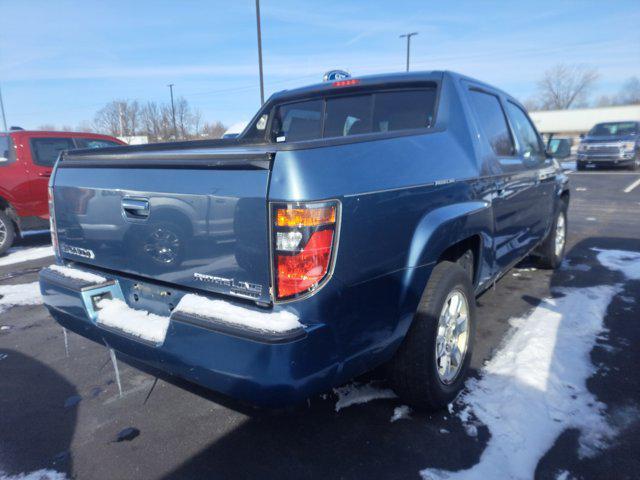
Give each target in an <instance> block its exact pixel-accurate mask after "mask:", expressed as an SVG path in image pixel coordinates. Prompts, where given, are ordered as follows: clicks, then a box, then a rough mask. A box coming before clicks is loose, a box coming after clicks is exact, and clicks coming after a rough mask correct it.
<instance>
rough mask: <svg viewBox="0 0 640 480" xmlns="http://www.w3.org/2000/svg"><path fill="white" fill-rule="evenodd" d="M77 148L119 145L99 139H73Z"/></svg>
mask: <svg viewBox="0 0 640 480" xmlns="http://www.w3.org/2000/svg"><path fill="white" fill-rule="evenodd" d="M74 140H75V142H76V145H77V146H78V148H103V147H119V146H120V144H119V143H116V142H112V141H110V140H103V139H101V138H74Z"/></svg>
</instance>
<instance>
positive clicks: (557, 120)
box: [529, 105, 640, 145]
mask: <svg viewBox="0 0 640 480" xmlns="http://www.w3.org/2000/svg"><path fill="white" fill-rule="evenodd" d="M529 115H530V116H531V120H533V123H535V124H536V128H537V129H538V131H539V132H540V133H541V134H542V135H544V136H545V137H547V138H548V137H549V136H550V135H553V136H554V137H569V138H573V139H574V145H575V144H577V143H578V142H577V140H578V139H579V137H580V134H586V133H587V132H588V131H589V130H591V127H593V126H594V125H595V124H596V123H601V122H617V121H625V120H640V105H623V106H618V107H599V108H576V109H571V110H546V111H538V112H529Z"/></svg>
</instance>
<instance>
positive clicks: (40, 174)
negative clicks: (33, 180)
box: [38, 172, 51, 178]
mask: <svg viewBox="0 0 640 480" xmlns="http://www.w3.org/2000/svg"><path fill="white" fill-rule="evenodd" d="M38 176H39V177H47V178H49V177H51V172H38Z"/></svg>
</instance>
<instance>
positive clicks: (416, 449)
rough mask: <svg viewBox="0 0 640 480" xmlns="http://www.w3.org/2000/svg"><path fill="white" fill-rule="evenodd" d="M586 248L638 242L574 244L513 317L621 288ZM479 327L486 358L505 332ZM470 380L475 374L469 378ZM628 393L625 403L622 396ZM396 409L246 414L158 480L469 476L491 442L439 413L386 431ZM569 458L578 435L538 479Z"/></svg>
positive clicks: (566, 325) (604, 385)
mask: <svg viewBox="0 0 640 480" xmlns="http://www.w3.org/2000/svg"><path fill="white" fill-rule="evenodd" d="M595 247H598V248H607V249H623V250H640V245H638V242H637V241H633V240H624V239H613V238H592V239H587V240H585V241H583V242H580V243H579V244H577V245H575V246H574V247H573V248H572V249H571V251H570V252H569V254H568V260H567V263H566V264H565V266H564V267H563V268H562V269H560V270H558V271H556V272H555V273H554V274H553V275H551V277H550V280H549V282H547V283H546V285H543V286H544V291H545V292H546V293H544V294H542V295H541V296H536V294H532V292H531V291H530V289H529V288H528V287H527V286H526V284H525V285H523V286H522V288H520V292H519V293H520V295H519V296H517V297H515V298H517V299H518V303H517V307H512V309H514V308H515V309H516V310H519V313H517V314H518V315H520V316H522V315H526V314H527V312H528V311H530V310H531V308H532V307H535V306H538V305H539V304H540V303H541V302H543V301H544V300H543V298H549V297H552V298H553V297H554V296H555V297H560V296H562V295H563V293H562V289H563V288H581V287H588V286H595V285H602V284H608V285H612V284H616V283H624V281H625V279H624V278H623V277H622V276H621V274H620V273H619V272H614V271H611V270H608V269H607V268H605V267H603V266H601V265H600V264H599V263H598V261H597V259H596V258H595V255H596V253H597V252H594V251H593V250H592V248H595ZM572 265H573V266H575V265H587V266H589V269H590V270H589V271H590V272H591V273H590V274H588V275H587V274H586V270H585V268H586V267H580V268H578V269H574V268H572ZM524 267H525V268H527V267H529V265H528V264H525V265H524ZM506 281H507V280H504V281H503V282H506ZM514 282H515V281H514ZM497 295H498V296H499V297H504V298H496V299H495V302H496V303H498V304H501V303H502V302H503V300H504V299H506V298H507V297H514V292H513V291H511V290H507V289H502V291H501V288H500V284H498V288H497ZM481 298H482V297H481ZM614 301H615V299H614ZM491 303H493V302H491ZM613 303H614V302H612V304H613ZM489 308H491V307H489ZM544 308H549V309H550V310H551V311H552V310H553V308H554V307H553V305H550V304H548V303H545V305H544ZM609 308H611V307H609ZM481 309H482V307H481ZM492 313H495V312H491V311H489V312H483V313H481V317H482V318H481V320H484V321H487V320H489V317H491V316H492V315H491V314H492ZM512 313H513V312H512ZM563 317H564V318H563V319H562V320H561V323H560V326H559V328H558V332H557V339H558V341H557V342H556V344H555V345H554V347H553V348H554V351H553V354H552V358H551V360H550V362H549V378H553V377H555V376H558V377H561V376H562V369H563V368H564V365H561V364H560V363H559V361H558V360H559V358H560V356H561V355H558V351H559V350H561V349H564V348H567V347H568V345H566V342H567V341H570V339H571V338H572V332H570V331H565V330H567V329H570V328H572V327H571V325H570V322H568V321H565V318H566V312H563ZM610 317H611V314H610V313H609V315H607V318H606V319H605V322H606V323H607V325H606V326H607V327H609V328H610V329H611V328H612V326H611V325H609V323H610V322H609V321H608V320H607V319H609V318H610ZM488 328H495V329H497V330H498V331H499V332H501V334H500V335H497V336H496V335H493V336H492V338H494V343H496V344H495V345H493V347H494V349H487V351H491V350H493V351H495V348H497V347H498V346H499V344H500V342H502V341H503V340H504V336H505V334H506V332H507V331H508V330H509V327H508V326H505V325H502V324H501V325H497V326H496V325H494V326H489V327H488ZM636 336H637V335H636ZM601 350H602V349H601V348H599V347H598V346H596V347H595V348H594V349H593V351H592V353H591V359H592V362H593V363H594V364H597V363H598V356H601V355H602V351H601ZM564 356H566V354H565V355H564ZM636 356H637V355H636ZM556 357H558V358H556ZM481 360H482V359H481ZM475 363H478V362H475ZM474 374H476V375H477V371H476V372H474ZM510 381H513V382H517V380H515V379H514V380H511V379H510ZM587 383H588V387H589V389H590V390H591V391H592V392H593V393H594V394H595V395H596V397H597V398H598V399H600V398H601V397H602V398H603V399H604V400H606V399H607V398H608V397H611V394H610V393H609V394H607V391H606V390H607V389H608V388H611V386H612V385H611V380H608V381H603V379H602V378H600V374H599V373H596V374H594V375H593V376H592V377H591V378H590V379H589V380H588V382H587ZM636 383H637V382H636ZM515 388H516V389H517V390H518V391H519V392H520V394H521V395H523V396H524V397H527V398H530V399H532V401H533V402H536V400H541V401H543V399H544V398H545V397H546V395H547V391H546V389H544V388H543V389H536V388H534V387H532V386H530V385H523V384H516V385H515ZM627 393H628V396H629V397H630V398H633V395H632V393H631V392H627ZM400 404H401V403H400V401H399V400H380V401H375V402H371V403H368V404H366V405H359V406H353V407H349V408H347V409H344V410H341V411H340V412H335V411H334V402H333V401H331V400H322V399H321V398H314V399H311V400H310V404H309V406H308V408H306V409H304V410H299V411H294V412H287V413H283V414H279V415H278V414H268V413H264V412H263V413H255V412H253V413H252V412H251V411H246V410H245V412H244V413H246V414H248V418H247V420H246V421H245V422H244V423H241V424H240V426H239V427H237V428H235V429H234V430H232V431H231V432H229V433H228V434H227V435H225V436H224V437H222V438H220V439H218V440H216V441H214V442H212V443H211V444H210V445H208V446H206V447H205V448H204V449H202V450H201V451H200V452H199V453H198V454H196V455H195V456H193V457H192V458H190V459H189V460H187V461H186V462H184V463H183V464H182V465H180V466H179V467H177V468H176V469H175V470H173V471H172V472H171V473H170V474H168V475H166V477H165V478H167V479H169V478H171V479H173V478H203V477H206V478H323V477H324V478H399V477H403V478H407V477H409V478H412V477H413V478H416V477H417V476H418V472H419V471H420V470H422V469H424V468H426V467H429V468H434V469H442V470H445V471H459V470H464V469H467V468H470V467H471V466H473V465H474V464H476V463H477V462H478V461H479V459H480V457H481V455H482V454H483V452H484V451H485V450H486V448H487V446H488V442H489V440H490V438H491V432H490V431H489V429H488V428H487V427H486V426H483V425H480V426H479V427H478V429H477V432H478V433H477V436H476V435H469V434H468V433H467V430H466V429H465V425H464V424H463V422H462V421H461V420H460V419H459V418H458V417H455V416H453V417H451V416H450V415H449V414H448V413H447V412H437V413H432V414H413V415H412V418H411V420H401V421H398V422H394V423H391V422H390V418H391V415H392V413H393V409H394V407H395V406H398V405H400ZM236 409H237V406H236ZM524 433H525V435H526V432H524ZM567 450H569V451H567ZM577 450H578V435H577V433H576V432H575V431H571V430H570V429H569V430H567V431H565V432H564V433H563V434H562V435H561V436H560V437H559V439H558V440H557V441H556V445H555V446H554V447H552V448H551V450H549V452H547V454H546V455H544V456H543V458H542V461H541V462H540V464H539V467H538V471H537V474H542V478H546V476H545V475H547V476H549V478H552V477H553V474H554V472H557V466H558V464H562V465H564V466H565V467H568V466H572V467H573V468H579V465H578V463H579V462H580V459H579V457H578V453H577ZM543 454H544V452H540V455H543ZM610 462H613V460H611V461H610ZM586 473H587V474H588V472H586Z"/></svg>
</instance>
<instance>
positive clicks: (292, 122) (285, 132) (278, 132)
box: [273, 100, 322, 142]
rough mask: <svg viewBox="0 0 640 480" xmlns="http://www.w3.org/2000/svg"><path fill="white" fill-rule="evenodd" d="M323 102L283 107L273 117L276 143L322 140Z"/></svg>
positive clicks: (316, 101) (301, 103)
mask: <svg viewBox="0 0 640 480" xmlns="http://www.w3.org/2000/svg"><path fill="white" fill-rule="evenodd" d="M321 119H322V100H312V101H309V102H298V103H290V104H288V105H281V106H280V107H278V109H277V110H276V114H275V116H274V117H273V132H274V134H275V138H274V140H275V141H276V142H285V141H287V142H295V141H300V140H312V139H314V138H320V135H321V133H322V121H321Z"/></svg>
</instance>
